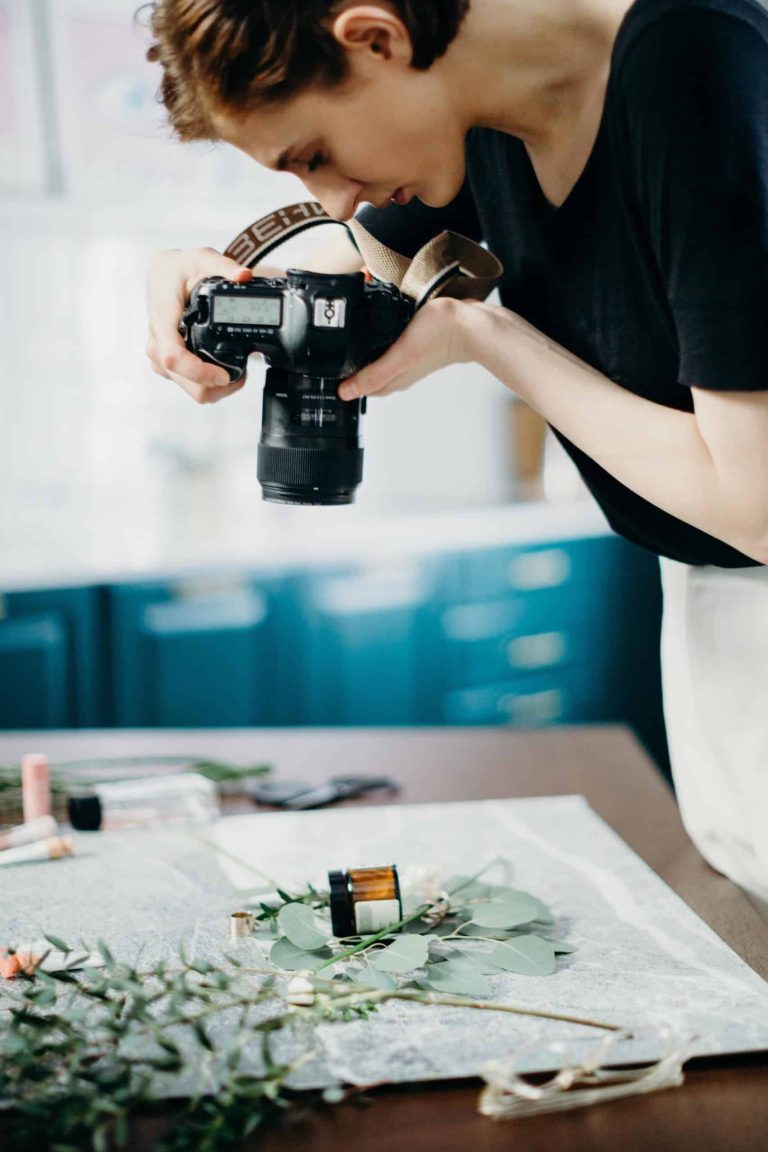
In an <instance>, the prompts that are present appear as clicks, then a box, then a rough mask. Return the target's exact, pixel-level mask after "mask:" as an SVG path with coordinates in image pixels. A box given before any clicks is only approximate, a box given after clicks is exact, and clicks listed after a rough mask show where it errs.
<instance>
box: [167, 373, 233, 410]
mask: <svg viewBox="0 0 768 1152" xmlns="http://www.w3.org/2000/svg"><path fill="white" fill-rule="evenodd" d="M168 379H169V380H172V381H173V382H174V384H178V385H179V387H180V388H182V389H183V390H184V391H185V392H186V393H187V395H188V396H191V397H192V399H193V400H194V401H195V402H196V403H197V404H218V402H219V400H225V399H226V398H227V396H232V395H233V393H235V392H239V391H240V389H241V388H242V387H243V386H244V384H245V377H244V376H242V377H241V378H240V379H239V380H236V381H235V383H234V384H231V383H229V382H228V383H227V384H224V385H215V386H211V385H209V384H198V383H197V382H196V381H194V380H190V379H189V378H188V377H186V376H179V375H178V373H176V372H169V373H168Z"/></svg>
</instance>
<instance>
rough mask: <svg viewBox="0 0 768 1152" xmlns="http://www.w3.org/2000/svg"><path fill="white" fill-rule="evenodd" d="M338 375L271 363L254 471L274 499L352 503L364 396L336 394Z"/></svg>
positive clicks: (360, 468)
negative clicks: (290, 369)
mask: <svg viewBox="0 0 768 1152" xmlns="http://www.w3.org/2000/svg"><path fill="white" fill-rule="evenodd" d="M339 382H340V378H337V377H333V378H331V377H326V376H306V375H299V374H296V373H293V372H291V373H289V372H286V371H285V370H283V369H280V368H270V369H269V370H268V371H267V375H266V380H265V382H264V404H263V413H262V422H261V440H260V442H259V454H258V465H257V474H258V478H259V483H260V484H261V489H262V495H263V497H264V499H265V500H267V501H270V502H272V503H277V504H351V503H352V502H353V501H354V498H355V490H356V489H357V487H358V485H359V484H360V481H361V480H362V478H363V449H362V444H361V435H360V434H361V425H362V416H363V414H364V412H365V401H364V400H349V401H344V400H340V399H339V397H338V396H337V394H336V393H337V389H338V387H339Z"/></svg>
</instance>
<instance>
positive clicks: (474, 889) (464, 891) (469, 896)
mask: <svg viewBox="0 0 768 1152" xmlns="http://www.w3.org/2000/svg"><path fill="white" fill-rule="evenodd" d="M460 886H461V887H460ZM456 888H458V889H459V890H458V892H456V893H455V895H452V896H451V904H460V903H463V902H464V901H465V900H478V899H483V897H485V896H490V895H491V893H492V892H493V888H494V885H493V884H485V883H483V881H482V880H472V879H470V877H469V876H451V877H450V879H449V880H446V882H445V891H446V892H450V893H453V891H454V889H456Z"/></svg>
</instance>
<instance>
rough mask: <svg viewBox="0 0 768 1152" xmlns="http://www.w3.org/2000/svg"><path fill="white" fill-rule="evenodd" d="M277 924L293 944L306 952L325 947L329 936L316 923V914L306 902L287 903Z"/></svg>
mask: <svg viewBox="0 0 768 1152" xmlns="http://www.w3.org/2000/svg"><path fill="white" fill-rule="evenodd" d="M277 926H278V928H279V929H280V931H281V932H282V934H283V935H284V936H287V937H288V939H289V940H290V942H291V944H295V945H296V947H297V948H301V949H302V951H304V952H315V951H316V950H317V949H318V948H325V946H326V944H327V943H328V936H326V934H325V933H324V932H321V931H320V929H319V928H318V927H317V924H316V923H315V914H314V912H313V911H312V909H311V908H308V907H307V905H306V904H286V905H285V906H284V907H283V908H281V909H280V914H279V915H278V917H277Z"/></svg>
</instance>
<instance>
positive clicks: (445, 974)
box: [426, 959, 491, 996]
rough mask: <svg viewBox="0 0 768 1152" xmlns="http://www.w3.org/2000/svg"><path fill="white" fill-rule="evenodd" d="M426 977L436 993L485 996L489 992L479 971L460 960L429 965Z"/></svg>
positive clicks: (486, 983) (485, 981)
mask: <svg viewBox="0 0 768 1152" xmlns="http://www.w3.org/2000/svg"><path fill="white" fill-rule="evenodd" d="M426 977H427V980H428V981H429V983H430V986H431V987H432V988H434V989H435V991H436V992H451V993H455V994H456V995H458V996H487V995H489V993H490V991H491V989H490V986H489V984H488V981H487V980H486V979H485V977H484V976H483V974H482V973H481V972H480V971H479V969H478V968H477V967H473V966H471V965H469V964H467V963H466V962H462V960H461V959H457V960H444V961H442V962H441V963H440V964H430V965H429V967H428V968H427V969H426Z"/></svg>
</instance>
